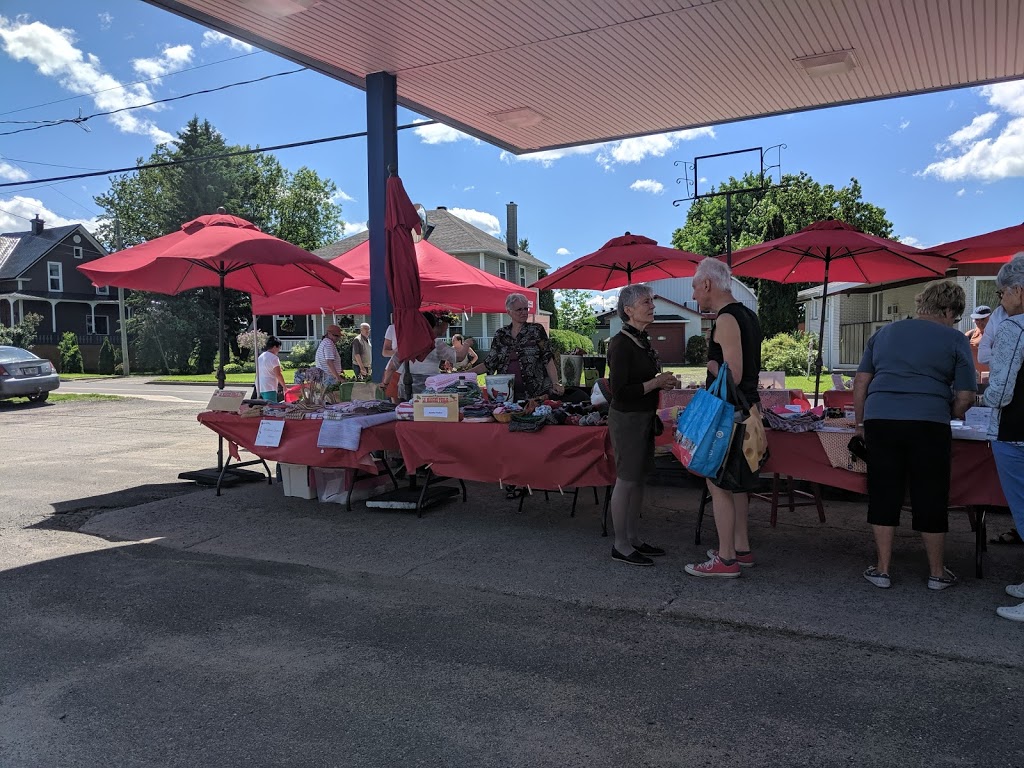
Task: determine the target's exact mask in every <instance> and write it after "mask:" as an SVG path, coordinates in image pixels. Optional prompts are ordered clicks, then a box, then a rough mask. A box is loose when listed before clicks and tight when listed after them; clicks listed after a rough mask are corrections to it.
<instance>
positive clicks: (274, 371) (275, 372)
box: [270, 365, 288, 387]
mask: <svg viewBox="0 0 1024 768" xmlns="http://www.w3.org/2000/svg"><path fill="white" fill-rule="evenodd" d="M270 372H271V373H272V374H273V375H274V378H275V379H277V383H278V384H280V385H281V386H282V387H287V386H288V385H287V384H285V383H284V374H283V373H282V372H281V366H280V365H275V366H274V367H273V369H271V371H270Z"/></svg>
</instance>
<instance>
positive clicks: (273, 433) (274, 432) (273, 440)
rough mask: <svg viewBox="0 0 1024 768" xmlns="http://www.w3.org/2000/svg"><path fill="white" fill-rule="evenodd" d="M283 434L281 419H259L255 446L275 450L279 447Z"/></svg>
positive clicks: (282, 421)
mask: <svg viewBox="0 0 1024 768" xmlns="http://www.w3.org/2000/svg"><path fill="white" fill-rule="evenodd" d="M282 434H284V420H283V419H260V428H259V430H258V431H257V432H256V443H255V444H256V445H262V446H264V447H266V448H277V447H278V446H279V445H281V435H282Z"/></svg>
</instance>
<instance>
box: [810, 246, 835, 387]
mask: <svg viewBox="0 0 1024 768" xmlns="http://www.w3.org/2000/svg"><path fill="white" fill-rule="evenodd" d="M830 262H831V258H830V254H829V252H828V251H825V283H824V284H823V285H822V287H821V322H819V323H818V356H817V358H816V359H815V361H814V405H815V406H817V404H818V393H819V392H820V390H821V364H822V360H821V345H822V343H823V342H824V341H825V305H826V303H827V302H828V267H829V263H830ZM830 330H831V329H830Z"/></svg>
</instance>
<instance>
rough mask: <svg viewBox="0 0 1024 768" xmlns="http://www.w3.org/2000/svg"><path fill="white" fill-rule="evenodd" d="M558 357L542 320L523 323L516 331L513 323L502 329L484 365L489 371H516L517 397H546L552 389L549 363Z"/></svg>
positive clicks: (493, 342) (494, 340) (495, 337)
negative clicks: (516, 332)
mask: <svg viewBox="0 0 1024 768" xmlns="http://www.w3.org/2000/svg"><path fill="white" fill-rule="evenodd" d="M554 357H555V355H554V352H552V351H551V342H550V341H549V340H548V334H547V331H545V330H544V326H543V325H541V324H540V323H523V327H522V328H520V329H519V333H518V334H516V335H515V336H513V335H512V325H511V324H509V325H506V326H504V327H502V328H499V329H498V332H497V333H495V334H494V339H493V340H492V341H491V349H490V351H489V352H488V353H487V358H486V359H485V360H484V365H485V366H487V371H488V372H489V373H513V374H515V377H516V384H515V386H516V394H515V396H516V399H519V400H521V399H523V398H533V397H542V396H545V395H547V394H548V393H549V392H550V391H551V387H552V386H553V382H552V381H551V379H550V378H549V377H548V372H547V368H546V366H547V363H548V361H549V360H553V359H554Z"/></svg>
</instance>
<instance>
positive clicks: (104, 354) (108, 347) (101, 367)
mask: <svg viewBox="0 0 1024 768" xmlns="http://www.w3.org/2000/svg"><path fill="white" fill-rule="evenodd" d="M96 368H97V371H98V372H99V373H105V374H110V373H113V372H114V346H113V345H112V344H111V343H110V339H107V338H105V339H103V346H101V347H100V358H99V362H98V363H97V365H96Z"/></svg>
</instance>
